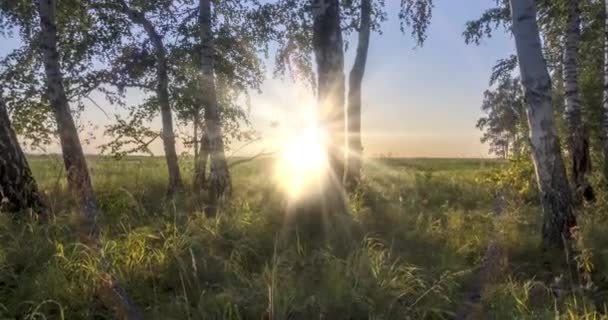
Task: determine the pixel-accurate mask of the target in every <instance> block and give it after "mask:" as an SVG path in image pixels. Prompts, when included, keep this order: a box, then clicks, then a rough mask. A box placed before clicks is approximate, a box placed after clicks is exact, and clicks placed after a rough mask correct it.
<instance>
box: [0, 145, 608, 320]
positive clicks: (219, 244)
mask: <svg viewBox="0 0 608 320" xmlns="http://www.w3.org/2000/svg"><path fill="white" fill-rule="evenodd" d="M30 161H31V165H32V167H33V171H34V174H35V176H36V178H37V180H38V182H39V184H40V185H41V188H42V189H43V190H44V192H45V193H46V195H47V199H48V202H49V206H50V207H51V209H52V211H53V212H54V213H55V216H56V219H55V220H54V221H52V222H51V223H50V224H48V225H41V224H39V223H36V222H34V221H30V220H28V219H13V218H11V217H9V216H6V215H3V216H1V217H0V318H2V319H110V318H112V317H113V315H112V313H111V311H110V310H107V309H106V308H105V307H104V306H103V305H101V303H100V302H99V299H98V298H97V296H96V291H97V290H96V289H97V288H96V287H95V284H96V283H98V281H96V280H97V277H99V272H98V270H99V261H98V257H97V256H95V255H91V254H90V252H89V250H88V249H87V248H85V247H83V246H82V245H79V244H78V243H77V237H76V227H77V225H76V218H75V216H76V214H75V213H74V209H73V208H74V206H73V204H72V203H71V201H70V197H69V196H68V194H67V191H66V188H65V179H64V178H63V172H62V170H61V167H62V162H61V160H60V158H57V157H50V156H44V157H31V159H30ZM90 166H91V171H92V173H93V176H94V184H95V189H96V191H97V195H98V198H99V202H100V204H101V206H102V208H103V217H102V218H101V225H102V230H103V231H102V232H103V252H102V254H103V255H104V256H105V257H106V258H108V259H109V260H110V261H111V262H112V270H111V271H112V273H113V274H114V275H116V277H117V278H118V279H119V280H120V282H121V283H122V284H123V285H124V287H125V288H126V290H127V291H128V292H129V294H130V295H131V296H132V298H133V299H134V300H135V301H136V303H137V304H138V305H139V306H140V307H141V308H142V309H143V312H144V314H145V318H146V319H159V320H160V319H163V320H164V319H451V318H453V317H454V316H455V315H456V314H457V313H458V312H459V311H460V310H461V309H462V307H463V302H464V301H465V296H466V294H467V292H468V290H469V289H468V288H469V284H470V283H471V281H472V279H473V278H474V276H475V273H476V271H477V267H478V266H479V265H480V264H481V262H482V261H483V258H484V252H485V248H486V245H487V243H488V241H489V239H499V242H500V245H501V246H502V247H503V248H504V251H505V255H506V256H507V257H508V262H507V263H506V264H505V266H504V268H503V269H502V270H501V271H500V272H497V274H496V276H495V278H494V279H492V281H491V283H488V285H487V286H486V287H484V290H483V294H482V301H481V308H482V310H483V314H484V317H483V318H484V319H485V318H491V319H605V316H604V315H602V313H601V311H602V307H603V305H604V303H605V302H606V298H605V296H604V295H603V292H604V291H605V288H606V287H608V286H607V285H606V279H608V251H607V250H606V248H608V246H606V245H608V236H606V230H608V219H606V218H607V216H606V215H607V213H606V212H608V211H607V210H606V209H607V208H608V194H604V193H602V192H600V193H599V200H598V202H597V203H595V204H593V205H588V206H587V207H585V208H584V210H583V212H582V213H581V214H580V216H579V220H580V225H581V226H580V232H579V248H580V250H579V251H578V252H577V253H574V254H575V255H576V257H577V258H578V260H577V261H580V265H581V266H585V265H586V266H587V269H585V268H582V267H578V266H571V265H568V264H565V263H562V262H561V261H565V259H564V258H563V257H561V256H556V257H550V256H547V255H546V254H545V253H543V252H542V251H541V250H540V248H539V247H538V244H539V243H540V238H539V233H540V232H539V230H540V227H539V223H540V214H541V212H540V209H539V208H538V206H537V205H536V203H535V201H529V200H527V197H523V196H520V194H519V193H518V192H519V190H516V192H514V193H513V195H512V196H511V197H510V198H509V199H510V200H509V202H508V205H507V207H506V209H505V213H504V214H503V215H501V217H500V218H496V217H495V216H494V214H493V211H494V207H495V198H496V194H497V192H498V187H497V185H498V184H497V183H496V180H495V177H496V175H497V173H496V172H497V171H498V170H500V171H501V172H502V171H504V170H503V169H504V168H505V167H506V166H507V164H506V163H504V162H501V161H495V160H473V159H471V160H467V159H377V160H374V161H372V162H370V163H369V164H368V166H367V168H366V177H365V183H364V185H363V187H362V188H361V190H359V191H358V192H357V193H356V194H355V195H353V196H352V198H351V201H350V209H351V215H350V217H351V219H349V220H348V221H346V222H345V223H341V224H337V225H339V226H341V228H336V227H335V226H334V228H331V229H328V228H327V226H326V228H321V226H319V228H320V229H321V230H324V231H325V233H324V234H322V235H321V236H320V237H315V236H311V235H310V234H308V233H307V231H306V230H301V229H296V231H294V232H291V233H290V232H287V231H286V230H292V229H290V228H289V226H287V225H286V221H287V220H288V219H287V217H286V214H285V212H286V209H285V201H284V200H283V199H282V197H281V196H280V194H279V193H278V192H277V190H276V187H275V186H274V185H273V184H272V183H271V182H270V181H268V179H266V178H264V177H268V176H270V174H271V172H269V170H272V166H271V161H270V159H260V160H258V161H255V162H252V163H247V164H245V165H242V166H237V167H235V169H234V172H233V179H234V186H235V188H234V189H235V194H234V196H233V199H232V200H231V202H230V203H228V204H227V205H226V207H225V208H224V209H223V211H222V213H221V215H220V216H219V217H218V218H216V219H207V218H205V216H204V214H203V213H202V209H203V207H202V203H200V201H199V200H197V199H196V198H195V197H193V196H192V195H190V194H189V193H187V192H186V193H184V194H182V195H179V196H178V197H177V198H175V199H172V200H168V199H166V198H165V197H164V193H165V185H166V180H167V177H166V170H165V167H164V163H163V160H162V159H160V158H127V159H124V160H122V161H115V160H112V159H110V158H103V157H94V158H91V159H90ZM182 170H183V175H184V177H185V178H187V177H191V176H192V163H189V162H187V161H184V162H182ZM598 183H599V182H598ZM502 188H504V187H502ZM319 238H322V240H319ZM343 244H346V245H343ZM547 261H549V262H551V266H552V269H551V270H548V268H547V266H546V263H545V262H547ZM572 269H574V271H575V272H567V271H568V270H572ZM579 270H580V271H579ZM585 270H586V271H585ZM587 274H588V275H589V276H590V277H591V281H593V283H594V285H595V287H596V289H595V290H587V289H582V288H581V287H580V286H579V284H581V283H583V282H585V281H583V280H584V277H585V275H587ZM559 277H562V278H561V280H559V279H560V278H559ZM555 278H558V280H555Z"/></svg>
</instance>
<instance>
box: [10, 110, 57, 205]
mask: <svg viewBox="0 0 608 320" xmlns="http://www.w3.org/2000/svg"><path fill="white" fill-rule="evenodd" d="M0 201H1V202H4V204H3V205H2V208H1V209H4V210H7V211H9V212H18V211H21V210H24V209H32V210H34V212H36V213H38V214H39V215H42V216H46V215H47V214H48V212H47V210H46V206H45V205H44V202H43V201H42V197H41V195H40V192H39V191H38V186H37V184H36V180H34V177H33V176H32V171H31V170H30V166H29V164H28V162H27V159H26V158H25V154H24V153H23V151H22V150H21V146H20V145H19V141H18V140H17V135H16V134H15V131H13V128H12V127H11V122H10V119H9V117H8V113H7V111H6V106H5V105H4V102H3V101H2V98H0Z"/></svg>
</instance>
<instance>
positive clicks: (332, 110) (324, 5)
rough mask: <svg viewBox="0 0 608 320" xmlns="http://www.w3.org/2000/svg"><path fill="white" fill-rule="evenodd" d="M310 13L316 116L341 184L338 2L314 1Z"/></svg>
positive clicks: (342, 125) (341, 55)
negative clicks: (317, 113)
mask: <svg viewBox="0 0 608 320" xmlns="http://www.w3.org/2000/svg"><path fill="white" fill-rule="evenodd" d="M312 10H313V39H312V44H313V51H314V55H315V61H316V64H317V99H318V104H319V115H320V121H321V123H322V125H323V126H324V128H325V130H327V134H328V141H327V148H328V150H327V153H328V159H329V167H330V170H331V174H332V175H333V176H334V177H333V179H335V180H337V181H338V182H339V183H340V184H341V183H342V179H343V176H344V169H345V167H344V150H345V148H344V147H345V132H344V131H345V114H344V94H345V84H344V44H343V40H342V29H341V28H340V2H339V1H338V0H313V1H312Z"/></svg>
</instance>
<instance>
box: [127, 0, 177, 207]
mask: <svg viewBox="0 0 608 320" xmlns="http://www.w3.org/2000/svg"><path fill="white" fill-rule="evenodd" d="M120 4H121V7H122V10H123V13H124V14H126V15H127V16H128V17H129V19H131V21H133V23H136V24H139V25H141V26H142V28H144V30H145V31H146V34H147V35H148V38H150V41H151V42H152V45H153V46H154V50H155V55H156V77H157V79H156V81H157V82H156V96H157V98H158V104H159V105H160V116H161V120H162V126H163V134H162V138H163V147H164V151H165V160H166V161H167V169H168V171H169V186H168V188H167V193H168V194H169V195H173V194H174V193H175V192H177V191H179V190H181V189H182V188H183V184H182V178H181V174H180V170H179V164H178V160H177V151H176V149H175V133H174V130H173V114H172V112H171V104H170V103H169V75H168V71H167V50H166V49H165V45H164V44H163V38H162V36H161V35H160V34H159V33H158V32H157V31H156V29H155V28H154V25H152V23H151V22H150V20H148V19H147V18H146V16H145V15H144V14H143V13H142V12H140V11H137V10H134V9H131V8H130V7H129V6H128V4H127V3H126V1H125V0H120Z"/></svg>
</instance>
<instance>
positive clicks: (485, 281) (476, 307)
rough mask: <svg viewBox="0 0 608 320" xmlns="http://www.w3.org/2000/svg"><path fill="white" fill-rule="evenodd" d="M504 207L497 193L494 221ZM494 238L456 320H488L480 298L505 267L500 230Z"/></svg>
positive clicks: (487, 248) (496, 231)
mask: <svg viewBox="0 0 608 320" xmlns="http://www.w3.org/2000/svg"><path fill="white" fill-rule="evenodd" d="M505 206H506V199H505V196H504V193H502V192H501V193H499V194H498V195H497V197H496V204H495V206H494V214H495V216H496V219H498V217H500V216H501V215H502V213H503V211H504V208H505ZM493 232H494V234H495V235H496V236H494V237H492V238H491V239H490V242H489V243H488V246H487V247H486V251H485V255H484V260H483V262H482V264H481V265H480V266H479V269H477V273H476V274H475V278H474V279H473V282H472V283H471V284H470V286H469V288H468V290H467V294H466V298H465V301H464V303H463V306H462V307H461V309H460V311H459V312H458V313H457V314H456V318H455V319H457V320H473V319H488V317H487V316H484V314H483V308H482V305H481V298H482V294H483V292H484V289H485V288H486V287H487V286H488V285H490V284H492V283H493V282H494V281H495V279H497V278H498V277H499V276H500V274H501V273H502V271H503V270H504V268H505V266H506V262H505V261H506V254H505V252H504V250H503V249H502V248H501V247H500V241H499V239H500V230H496V229H494V230H493Z"/></svg>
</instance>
